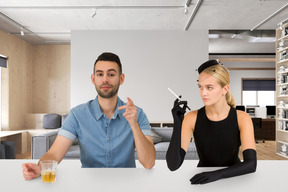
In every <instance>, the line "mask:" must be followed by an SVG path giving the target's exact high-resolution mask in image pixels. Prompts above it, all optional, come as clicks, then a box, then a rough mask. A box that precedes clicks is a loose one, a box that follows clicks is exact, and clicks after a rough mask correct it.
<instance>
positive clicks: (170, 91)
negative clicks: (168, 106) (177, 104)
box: [168, 87, 181, 101]
mask: <svg viewBox="0 0 288 192" xmlns="http://www.w3.org/2000/svg"><path fill="white" fill-rule="evenodd" d="M168 90H169V91H170V92H171V93H172V94H173V95H174V96H175V97H176V98H177V99H179V101H181V99H180V97H178V96H177V95H176V93H174V91H172V90H171V89H170V88H169V87H168Z"/></svg>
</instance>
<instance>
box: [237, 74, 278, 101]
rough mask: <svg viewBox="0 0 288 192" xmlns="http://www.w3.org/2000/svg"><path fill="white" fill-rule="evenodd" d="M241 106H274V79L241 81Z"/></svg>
mask: <svg viewBox="0 0 288 192" xmlns="http://www.w3.org/2000/svg"><path fill="white" fill-rule="evenodd" d="M242 85H243V91H242V105H259V106H266V105H275V97H276V91H275V79H242Z"/></svg>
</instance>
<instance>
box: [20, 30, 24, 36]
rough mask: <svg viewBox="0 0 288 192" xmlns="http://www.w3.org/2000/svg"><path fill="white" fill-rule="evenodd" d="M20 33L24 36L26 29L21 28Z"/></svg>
mask: <svg viewBox="0 0 288 192" xmlns="http://www.w3.org/2000/svg"><path fill="white" fill-rule="evenodd" d="M20 34H21V36H24V31H23V29H22V28H21V30H20Z"/></svg>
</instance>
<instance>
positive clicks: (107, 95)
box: [95, 84, 119, 99]
mask: <svg viewBox="0 0 288 192" xmlns="http://www.w3.org/2000/svg"><path fill="white" fill-rule="evenodd" d="M103 85H109V84H103ZM103 85H101V86H103ZM101 86H100V87H101ZM109 86H110V87H111V90H110V91H101V88H100V87H99V88H97V86H95V88H96V91H97V93H98V95H99V96H100V97H102V98H105V99H109V98H112V97H114V96H115V95H116V94H117V93H118V90H119V84H118V85H116V86H112V85H109Z"/></svg>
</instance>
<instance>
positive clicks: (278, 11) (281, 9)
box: [250, 3, 288, 31]
mask: <svg viewBox="0 0 288 192" xmlns="http://www.w3.org/2000/svg"><path fill="white" fill-rule="evenodd" d="M287 7H288V3H287V4H285V5H284V6H283V7H281V8H280V9H278V10H277V11H276V12H274V13H273V14H272V15H270V16H269V17H267V18H266V19H264V20H263V21H261V22H260V23H259V24H257V25H256V26H255V27H253V28H252V29H250V31H254V30H255V29H257V28H258V27H260V26H261V25H263V24H264V23H266V22H267V21H268V20H269V19H271V18H272V17H274V16H275V15H277V14H278V13H280V12H281V11H283V10H284V9H286V8H287Z"/></svg>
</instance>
